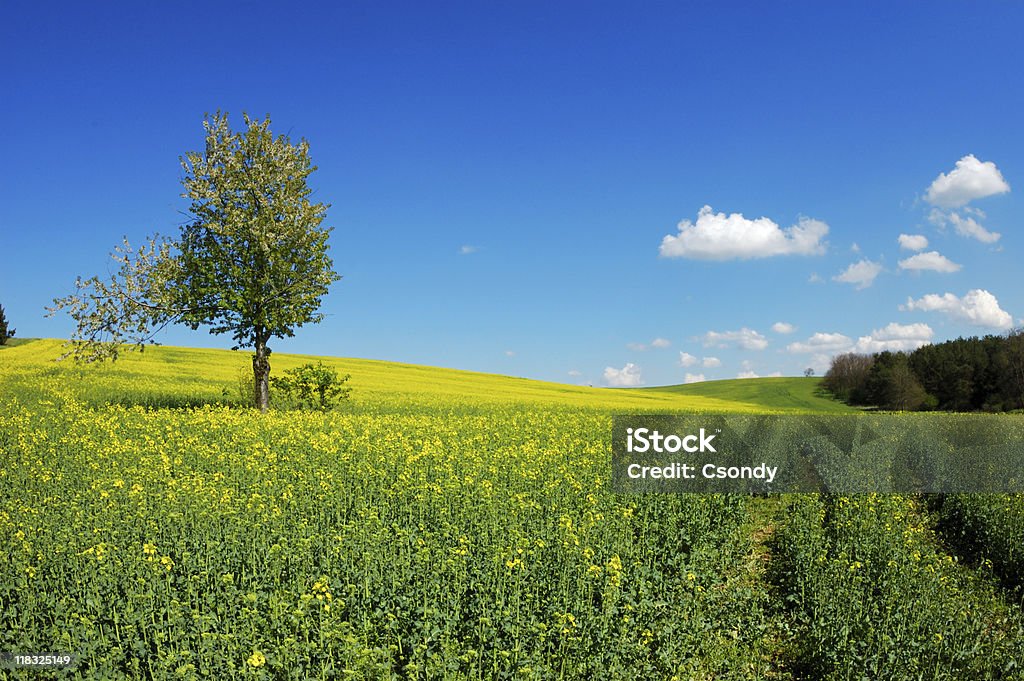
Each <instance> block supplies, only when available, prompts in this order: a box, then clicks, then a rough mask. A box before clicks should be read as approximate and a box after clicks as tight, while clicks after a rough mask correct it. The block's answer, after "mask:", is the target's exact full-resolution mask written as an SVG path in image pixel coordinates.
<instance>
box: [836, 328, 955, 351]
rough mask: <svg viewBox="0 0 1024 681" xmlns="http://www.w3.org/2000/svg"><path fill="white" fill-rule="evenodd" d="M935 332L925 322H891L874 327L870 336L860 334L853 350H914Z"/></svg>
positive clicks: (926, 343)
mask: <svg viewBox="0 0 1024 681" xmlns="http://www.w3.org/2000/svg"><path fill="white" fill-rule="evenodd" d="M933 335H935V332H934V331H932V327H930V326H928V325H927V324H897V323H896V322H892V323H891V324H888V325H887V326H885V327H883V328H881V329H875V330H874V331H872V332H871V335H870V336H861V337H860V338H858V339H857V345H856V346H854V348H853V349H854V351H855V352H861V353H867V354H871V353H875V352H884V351H885V350H889V351H891V352H902V351H910V350H916V349H917V348H919V347H921V346H922V345H928V344H929V343H931V342H932V336H933Z"/></svg>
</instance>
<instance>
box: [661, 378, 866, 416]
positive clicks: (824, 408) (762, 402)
mask: <svg viewBox="0 0 1024 681" xmlns="http://www.w3.org/2000/svg"><path fill="white" fill-rule="evenodd" d="M820 384H821V379H818V378H756V379H749V378H744V379H732V380H727V381H704V382H702V383H689V384H687V385H673V386H666V387H663V388H650V389H645V391H646V390H650V391H657V392H659V393H670V394H674V395H679V396H682V397H686V398H704V399H714V400H722V401H724V402H731V403H742V404H750V405H755V406H757V407H770V408H772V409H793V410H800V411H813V412H830V413H837V412H849V411H851V409H850V407H848V406H847V405H845V404H843V403H842V402H839V401H837V400H833V399H831V398H830V397H828V396H826V395H825V394H824V393H822V392H821V388H820Z"/></svg>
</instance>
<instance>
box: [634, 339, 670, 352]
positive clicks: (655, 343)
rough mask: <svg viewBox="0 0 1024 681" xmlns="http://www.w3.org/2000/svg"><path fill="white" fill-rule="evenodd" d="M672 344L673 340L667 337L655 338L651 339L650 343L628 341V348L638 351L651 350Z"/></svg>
mask: <svg viewBox="0 0 1024 681" xmlns="http://www.w3.org/2000/svg"><path fill="white" fill-rule="evenodd" d="M670 345H672V341H670V340H668V339H667V338H655V339H654V340H652V341H651V344H650V345H647V344H646V343H626V347H627V348H629V349H630V350H636V351H637V352H644V351H646V350H650V349H651V348H656V349H662V348H667V347H669V346H670Z"/></svg>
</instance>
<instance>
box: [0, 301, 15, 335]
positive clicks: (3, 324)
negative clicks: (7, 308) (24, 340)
mask: <svg viewBox="0 0 1024 681" xmlns="http://www.w3.org/2000/svg"><path fill="white" fill-rule="evenodd" d="M10 338H14V329H11V328H9V327H8V324H7V315H5V314H4V306H3V305H0V345H6V344H7V341H8V339H10Z"/></svg>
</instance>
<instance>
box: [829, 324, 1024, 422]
mask: <svg viewBox="0 0 1024 681" xmlns="http://www.w3.org/2000/svg"><path fill="white" fill-rule="evenodd" d="M824 385H825V387H826V388H827V389H828V390H829V391H830V392H831V393H832V394H833V395H835V396H836V397H837V398H838V399H841V400H843V401H845V402H847V403H848V404H854V405H871V406H876V407H880V408H882V409H893V410H916V409H942V410H946V411H1014V410H1017V409H1022V408H1024V330H1021V329H1017V330H1014V331H1011V332H1009V333H1008V334H1006V335H1005V336H985V337H984V338H957V339H956V340H951V341H946V342H944V343H937V344H935V345H925V346H923V347H921V348H918V349H917V350H914V351H913V352H911V353H902V352H898V353H894V352H881V353H877V354H875V355H858V354H854V353H848V354H846V355H839V356H837V357H835V358H833V360H832V366H831V368H830V369H829V371H828V373H827V374H826V375H825V382H824Z"/></svg>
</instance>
